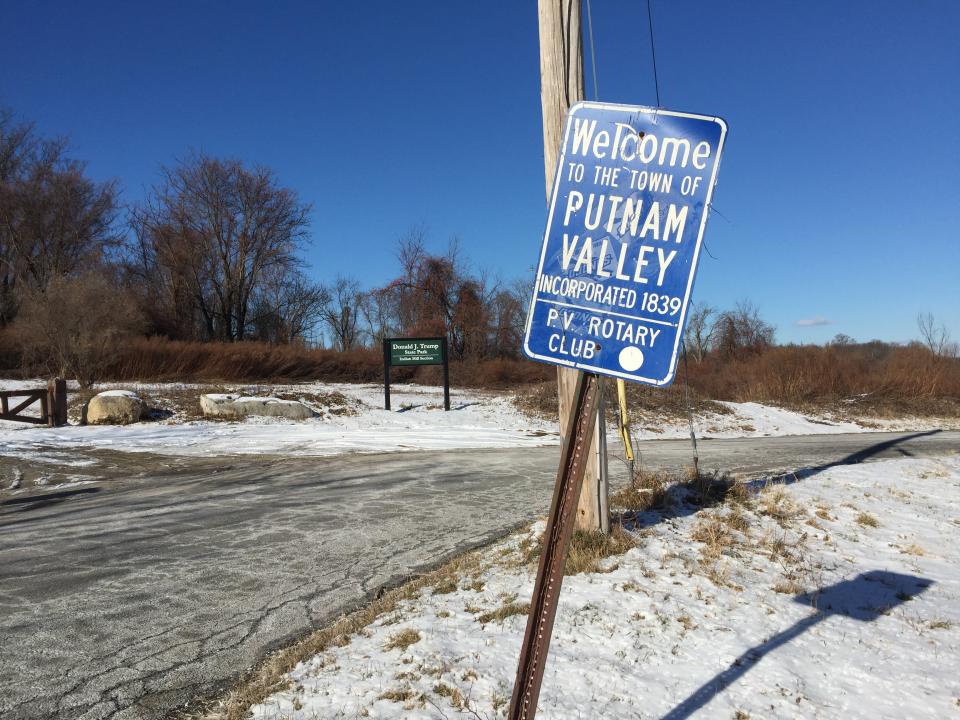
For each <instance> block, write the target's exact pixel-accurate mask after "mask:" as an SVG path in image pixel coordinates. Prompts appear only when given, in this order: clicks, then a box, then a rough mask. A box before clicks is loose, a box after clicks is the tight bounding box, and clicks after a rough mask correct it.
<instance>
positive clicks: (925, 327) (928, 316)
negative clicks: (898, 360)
mask: <svg viewBox="0 0 960 720" xmlns="http://www.w3.org/2000/svg"><path fill="white" fill-rule="evenodd" d="M917 327H918V328H919V329H920V337H921V338H922V339H923V344H924V345H926V346H927V348H928V349H929V350H930V352H932V353H933V354H934V355H938V356H940V357H946V356H949V355H953V354H956V350H955V347H954V344H953V343H951V342H950V331H949V330H947V326H946V325H944V324H943V323H940V324H939V325H937V321H936V319H935V318H934V317H933V313H931V312H927V313H919V314H918V315H917Z"/></svg>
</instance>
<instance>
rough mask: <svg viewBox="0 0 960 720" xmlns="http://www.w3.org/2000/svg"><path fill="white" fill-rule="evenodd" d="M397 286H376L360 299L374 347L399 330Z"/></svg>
mask: <svg viewBox="0 0 960 720" xmlns="http://www.w3.org/2000/svg"><path fill="white" fill-rule="evenodd" d="M398 306H399V301H398V298H397V288H396V287H395V286H394V285H392V284H391V285H388V286H386V287H383V288H374V289H373V290H370V291H369V292H366V293H364V294H363V297H362V298H361V301H360V313H361V315H362V316H363V319H364V322H365V323H366V331H367V335H368V336H369V338H370V342H371V343H373V346H374V347H379V346H380V344H381V343H382V342H383V340H384V339H385V338H387V337H390V336H391V335H394V334H396V333H397V332H398V330H397V307H398Z"/></svg>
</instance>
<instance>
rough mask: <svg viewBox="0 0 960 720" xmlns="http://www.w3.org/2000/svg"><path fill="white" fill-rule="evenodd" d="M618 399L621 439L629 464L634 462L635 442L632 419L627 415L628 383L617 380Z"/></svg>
mask: <svg viewBox="0 0 960 720" xmlns="http://www.w3.org/2000/svg"><path fill="white" fill-rule="evenodd" d="M617 399H618V400H619V401H620V422H619V423H618V424H619V426H620V438H621V439H622V440H623V452H624V455H626V456H627V462H630V463H632V462H633V441H632V440H631V439H630V417H629V415H627V383H625V382H624V381H623V380H619V379H618V380H617Z"/></svg>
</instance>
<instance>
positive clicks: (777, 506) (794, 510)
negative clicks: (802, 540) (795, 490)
mask: <svg viewBox="0 0 960 720" xmlns="http://www.w3.org/2000/svg"><path fill="white" fill-rule="evenodd" d="M759 511H760V512H761V513H762V514H764V515H769V516H770V517H772V518H773V519H774V520H776V521H777V522H778V523H780V524H781V525H788V524H789V523H790V522H792V521H793V520H796V519H797V518H798V517H800V516H801V515H803V514H804V510H803V508H802V507H801V506H800V504H799V503H797V501H796V500H795V499H794V497H793V495H792V494H791V493H790V491H789V490H787V488H786V487H784V486H783V485H780V484H778V483H774V484H772V485H768V486H767V487H765V488H764V489H763V490H762V491H761V492H760V501H759Z"/></svg>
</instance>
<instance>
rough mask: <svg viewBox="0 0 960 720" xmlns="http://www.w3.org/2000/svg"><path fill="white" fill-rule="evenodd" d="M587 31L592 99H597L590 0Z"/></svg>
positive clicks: (588, 3)
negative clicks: (591, 76) (588, 36)
mask: <svg viewBox="0 0 960 720" xmlns="http://www.w3.org/2000/svg"><path fill="white" fill-rule="evenodd" d="M587 33H588V34H589V35H590V71H591V73H592V75H593V99H594V100H599V95H600V88H599V86H598V85H597V56H596V54H595V53H594V51H593V13H592V12H591V11H590V0H587Z"/></svg>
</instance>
